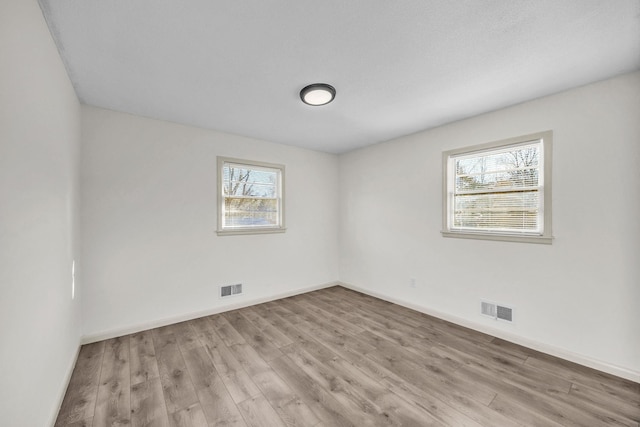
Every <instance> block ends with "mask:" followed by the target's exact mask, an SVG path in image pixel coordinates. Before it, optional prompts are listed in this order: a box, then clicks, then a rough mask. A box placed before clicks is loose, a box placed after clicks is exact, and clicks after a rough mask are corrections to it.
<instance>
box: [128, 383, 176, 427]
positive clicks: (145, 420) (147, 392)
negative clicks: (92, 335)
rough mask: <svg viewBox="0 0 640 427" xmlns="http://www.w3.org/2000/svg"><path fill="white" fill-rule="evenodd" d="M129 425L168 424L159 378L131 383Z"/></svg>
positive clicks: (152, 426)
mask: <svg viewBox="0 0 640 427" xmlns="http://www.w3.org/2000/svg"><path fill="white" fill-rule="evenodd" d="M131 426H132V427H168V426H169V416H168V413H167V407H166V405H165V402H164V395H163V392H162V383H161V382H160V378H152V379H150V380H148V381H144V382H139V383H136V384H132V385H131Z"/></svg>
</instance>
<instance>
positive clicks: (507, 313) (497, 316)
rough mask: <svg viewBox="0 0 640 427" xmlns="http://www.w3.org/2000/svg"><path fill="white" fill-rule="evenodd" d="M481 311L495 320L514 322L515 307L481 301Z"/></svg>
mask: <svg viewBox="0 0 640 427" xmlns="http://www.w3.org/2000/svg"><path fill="white" fill-rule="evenodd" d="M480 313H481V314H482V315H484V316H487V317H491V318H493V319H494V320H502V321H505V322H513V308H512V307H507V306H505V305H499V304H496V303H493V302H489V301H481V302H480Z"/></svg>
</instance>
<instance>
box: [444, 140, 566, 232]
mask: <svg viewBox="0 0 640 427" xmlns="http://www.w3.org/2000/svg"><path fill="white" fill-rule="evenodd" d="M536 141H540V142H541V149H540V159H539V165H540V167H539V171H540V173H539V185H538V192H539V194H540V198H539V200H540V205H539V212H540V211H541V214H540V217H539V220H541V221H542V227H541V228H542V230H541V231H540V232H536V233H533V232H517V231H513V232H511V231H510V232H502V231H487V230H469V229H456V228H455V227H452V225H451V224H452V223H453V202H454V191H455V167H454V166H453V165H454V164H455V159H456V158H459V157H463V156H469V155H474V154H477V155H487V154H490V153H492V152H498V151H501V150H503V149H505V148H508V147H517V146H519V145H527V144H531V143H533V142H536ZM552 146H553V132H552V131H545V132H538V133H534V134H530V135H523V136H518V137H515V138H509V139H505V140H501V141H494V142H489V143H486V144H480V145H475V146H470V147H464V148H458V149H455V150H449V151H445V152H443V153H442V161H443V168H442V169H443V179H442V181H443V189H442V235H443V236H444V237H457V238H465V239H481V240H501V241H509V242H525V243H543V244H551V242H552V240H553V236H552V233H551V219H552V217H551V157H552Z"/></svg>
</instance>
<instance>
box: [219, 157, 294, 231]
mask: <svg viewBox="0 0 640 427" xmlns="http://www.w3.org/2000/svg"><path fill="white" fill-rule="evenodd" d="M226 164H234V165H238V166H241V167H244V168H247V169H252V168H255V169H262V170H264V169H269V170H273V171H276V172H278V183H277V192H278V194H277V206H278V225H277V226H274V227H271V226H247V227H225V226H224V211H225V195H224V173H223V170H224V166H225V165H226ZM284 169H285V167H284V165H279V164H275V163H266V162H259V161H254V160H245V159H237V158H233V157H222V156H218V230H217V234H218V235H219V236H227V235H237V234H267V233H284V232H285V231H286V227H285V223H284V219H285V216H284Z"/></svg>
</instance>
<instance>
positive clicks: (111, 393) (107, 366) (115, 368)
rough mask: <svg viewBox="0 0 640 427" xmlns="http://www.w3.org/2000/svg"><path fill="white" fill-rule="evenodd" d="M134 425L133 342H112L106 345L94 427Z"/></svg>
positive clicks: (120, 339) (123, 338) (113, 339)
mask: <svg viewBox="0 0 640 427" xmlns="http://www.w3.org/2000/svg"><path fill="white" fill-rule="evenodd" d="M130 422H131V372H130V370H129V338H128V337H119V338H112V339H110V340H107V341H106V342H105V348H104V356H103V358H102V368H101V371H100V386H99V387H98V397H97V398H96V408H95V412H94V414H93V426H94V427H102V426H119V425H128V424H130Z"/></svg>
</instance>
